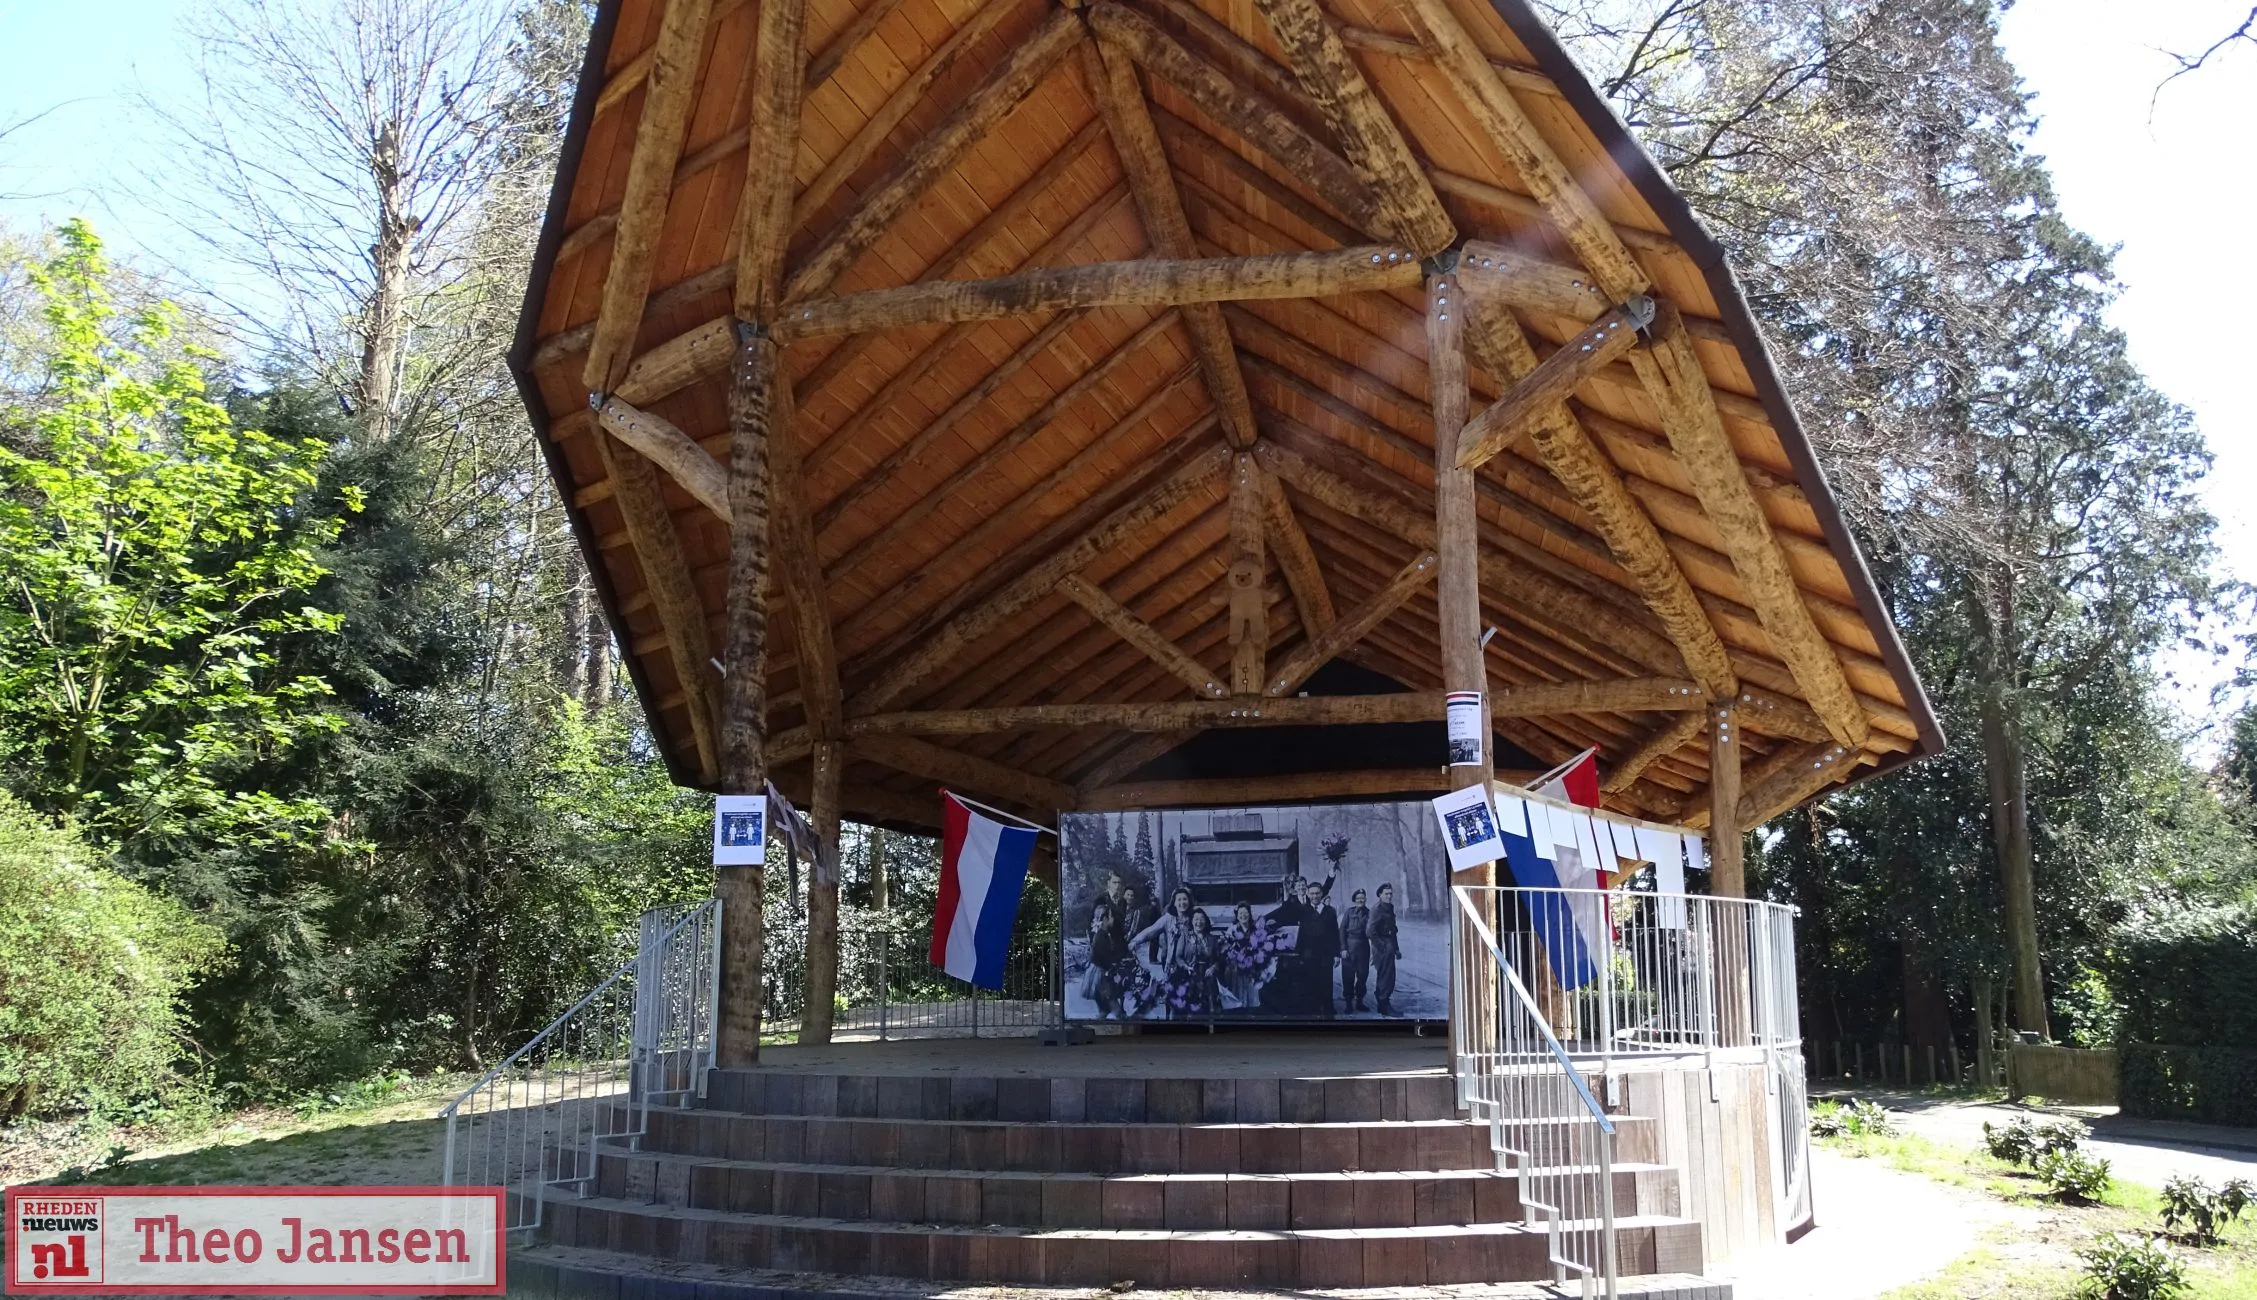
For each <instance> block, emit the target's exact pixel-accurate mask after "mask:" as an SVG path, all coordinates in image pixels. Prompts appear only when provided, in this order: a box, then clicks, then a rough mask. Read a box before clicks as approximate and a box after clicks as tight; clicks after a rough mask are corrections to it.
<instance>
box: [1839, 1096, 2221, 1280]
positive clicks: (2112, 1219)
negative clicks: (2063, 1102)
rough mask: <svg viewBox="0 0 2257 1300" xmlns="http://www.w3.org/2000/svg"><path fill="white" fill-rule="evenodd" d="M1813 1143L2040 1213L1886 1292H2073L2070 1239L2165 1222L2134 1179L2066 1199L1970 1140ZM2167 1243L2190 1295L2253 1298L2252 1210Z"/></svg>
mask: <svg viewBox="0 0 2257 1300" xmlns="http://www.w3.org/2000/svg"><path fill="white" fill-rule="evenodd" d="M1817 1144H1818V1145H1819V1146H1822V1147H1825V1148H1826V1149H1828V1150H1832V1151H1838V1152H1840V1153H1842V1154H1844V1155H1849V1156H1855V1157H1858V1158H1860V1159H1866V1160H1879V1161H1883V1162H1885V1163H1887V1164H1888V1165H1889V1167H1890V1168H1893V1169H1899V1170H1902V1171H1904V1172H1906V1173H1911V1174H1918V1175H1921V1176H1922V1177H1925V1178H1930V1179H1933V1180H1935V1181H1936V1182H1940V1183H1945V1184H1948V1185H1950V1186H1953V1187H1961V1188H1966V1189H1969V1190H1972V1191H1977V1192H1981V1193H1983V1194H1985V1195H1988V1196H1992V1197H1996V1198H1997V1199H1999V1200H2001V1201H2004V1202H2007V1203H2008V1204H2012V1205H2021V1206H2027V1207H2033V1208H2040V1209H2042V1210H2043V1211H2044V1213H2043V1214H2041V1215H2039V1216H2038V1217H2037V1219H2036V1220H2035V1225H2036V1226H2035V1227H2034V1228H2031V1229H2025V1228H2019V1227H2018V1228H2016V1229H2015V1230H2014V1231H2013V1233H2012V1236H2011V1238H2010V1239H2006V1238H2002V1239H2000V1240H1996V1241H1992V1242H1990V1243H1987V1244H1985V1245H1983V1246H1980V1247H1978V1248H1976V1249H1975V1250H1973V1251H1970V1252H1969V1253H1968V1254H1966V1255H1964V1256H1961V1257H1960V1258H1959V1259H1958V1260H1956V1261H1954V1262H1953V1263H1952V1265H1951V1267H1950V1268H1948V1269H1946V1270H1945V1271H1944V1272H1942V1273H1940V1274H1938V1275H1936V1276H1935V1277H1932V1278H1929V1279H1927V1280H1926V1281H1923V1282H1919V1283H1916V1284H1914V1285H1912V1286H1909V1287H1903V1288H1900V1289H1898V1290H1896V1291H1892V1292H1890V1293H1889V1295H1888V1297H1887V1300H2007V1298H2008V1297H2011V1298H2012V1300H2075V1297H2076V1296H2077V1286H2078V1282H2079V1281H2080V1279H2081V1276H2082V1266H2081V1265H2080V1264H2079V1263H2078V1261H2077V1258H2076V1254H2075V1252H2076V1250H2077V1248H2078V1247H2080V1246H2083V1245H2085V1244H2086V1243H2088V1242H2090V1241H2091V1240H2092V1239H2093V1238H2094V1237H2096V1236H2098V1235H2100V1234H2101V1233H2104V1232H2120V1233H2132V1234H2141V1235H2145V1234H2150V1233H2160V1232H2161V1231H2162V1230H2163V1213H2162V1211H2163V1198H2162V1194H2161V1193H2160V1192H2158V1191H2157V1190H2156V1189H2155V1188H2152V1187H2148V1186H2145V1185H2143V1184H2140V1183H2133V1182H2126V1181H2124V1180H2123V1179H2114V1180H2112V1181H2111V1182H2110V1183H2109V1187H2108V1190H2107V1192H2106V1193H2104V1194H2103V1195H2102V1196H2101V1199H2100V1200H2099V1201H2098V1202H2097V1203H2095V1204H2092V1205H2064V1204H2062V1203H2060V1202H2058V1201H2055V1200H2053V1199H2051V1198H2050V1197H2048V1196H2047V1195H2046V1193H2045V1188H2044V1186H2043V1185H2042V1184H2040V1183H2039V1182H2038V1180H2037V1178H2036V1177H2035V1176H2034V1175H2033V1174H2031V1173H2030V1171H2028V1170H2027V1169H2023V1168H2020V1167H2017V1166H2015V1165H2011V1164H2008V1163H2007V1162H2005V1161H2003V1160H1999V1159H1997V1158H1996V1157H1994V1156H1992V1155H1991V1154H1990V1153H1988V1152H1986V1151H1983V1150H1980V1149H1977V1148H1974V1147H1961V1146H1955V1145H1952V1144H1949V1143H1943V1142H1937V1141H1934V1140H1933V1139H1930V1138H1925V1137H1920V1136H1918V1135H1915V1134H1902V1133H1899V1134H1876V1133H1851V1134H1845V1135H1844V1136H1841V1137H1838V1138H1820V1139H1817ZM2172 1248H2173V1249H2174V1250H2176V1251H2177V1252H2178V1253H2179V1255H2180V1257H2181V1258H2183V1259H2184V1260H2185V1261H2186V1262H2187V1280H2188V1282H2189V1283H2190V1289H2189V1291H2188V1295H2189V1296H2190V1297H2191V1298H2192V1300H2257V1217H2252V1216H2249V1215H2244V1216H2243V1218H2242V1220H2241V1222H2239V1223H2237V1224H2235V1225H2234V1226H2233V1227H2232V1228H2231V1229H2230V1230H2228V1231H2227V1232H2226V1234H2225V1238H2224V1240H2223V1241H2222V1242H2221V1243H2220V1244H2218V1245H2216V1246H2211V1247H2207V1248H2203V1247H2195V1246H2191V1245H2188V1244H2187V1243H2185V1242H2183V1241H2174V1242H2173V1243H2172Z"/></svg>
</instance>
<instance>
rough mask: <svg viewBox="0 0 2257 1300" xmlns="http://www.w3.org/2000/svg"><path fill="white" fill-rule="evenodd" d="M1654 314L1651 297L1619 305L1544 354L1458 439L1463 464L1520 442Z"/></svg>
mask: <svg viewBox="0 0 2257 1300" xmlns="http://www.w3.org/2000/svg"><path fill="white" fill-rule="evenodd" d="M1651 316H1652V308H1651V306H1650V305H1649V300H1647V299H1643V298H1641V299H1637V300H1635V302H1634V303H1632V304H1629V305H1626V306H1622V307H1616V308H1614V309H1612V310H1610V311H1608V312H1607V313H1606V314H1605V315H1603V316H1601V317H1599V318H1598V319H1597V320H1595V321H1593V322H1591V324H1590V325H1589V326H1588V327H1586V328H1585V329H1584V331H1583V332H1582V333H1581V334H1578V335H1576V336H1575V337H1574V338H1572V339H1569V340H1568V341H1567V342H1566V343H1565V344H1563V345H1562V346H1561V347H1560V349H1559V350H1558V351H1556V352H1554V353H1552V355H1550V356H1548V357H1546V358H1544V360H1543V362H1542V363H1541V364H1539V365H1538V366H1537V367H1536V368H1535V369H1534V370H1531V371H1529V372H1528V373H1527V374H1526V375H1523V376H1522V377H1521V379H1520V381H1519V382H1518V383H1516V384H1514V385H1513V386H1512V387H1511V388H1510V389H1509V390H1507V391H1506V393H1505V395H1504V396H1502V397H1500V398H1498V399H1497V400H1496V401H1494V402H1492V403H1490V404H1489V406H1488V408H1487V409H1485V410H1483V411H1482V412H1481V414H1480V415H1478V416H1475V417H1474V420H1473V423H1471V424H1469V425H1467V426H1466V428H1465V433H1464V434H1463V435H1462V436H1461V438H1460V440H1459V443H1458V459H1457V466H1458V468H1459V469H1464V470H1471V469H1475V468H1478V467H1480V466H1481V465H1484V464H1486V463H1488V461H1489V460H1491V459H1492V458H1494V457H1495V456H1496V455H1497V454H1498V453H1500V452H1502V451H1504V450H1505V449H1506V448H1507V447H1510V446H1512V445H1513V444H1514V443H1515V442H1518V441H1519V440H1520V439H1521V438H1522V437H1523V436H1525V435H1526V434H1527V433H1528V432H1529V430H1530V429H1532V428H1533V427H1534V426H1535V424H1536V423H1537V421H1539V420H1541V419H1543V418H1545V417H1546V416H1549V415H1550V414H1551V413H1552V412H1553V411H1555V410H1557V409H1559V406H1560V403H1562V402H1565V401H1566V400H1567V398H1568V395H1569V394H1571V393H1573V392H1574V391H1575V386H1576V385H1577V384H1580V383H1582V382H1583V381H1584V380H1586V379H1589V378H1590V377H1591V376H1592V375H1594V374H1597V373H1598V372H1599V371H1601V370H1603V369H1605V368H1606V367H1607V366H1609V365H1611V364H1613V362H1614V360H1615V358H1617V357H1620V356H1622V355H1623V354H1625V353H1627V352H1629V351H1630V349H1631V348H1632V347H1633V346H1635V345H1636V344H1637V342H1638V330H1639V328H1640V327H1641V326H1642V325H1644V324H1645V322H1646V321H1647V320H1648V319H1651Z"/></svg>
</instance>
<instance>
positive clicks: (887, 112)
mask: <svg viewBox="0 0 2257 1300" xmlns="http://www.w3.org/2000/svg"><path fill="white" fill-rule="evenodd" d="M1020 7H1021V6H1020V4H1019V0H987V3H986V4H983V5H981V6H980V7H979V8H978V9H977V10H975V11H973V13H972V16H971V17H970V18H968V19H966V20H965V21H964V24H963V25H962V26H960V27H958V28H957V29H956V30H955V32H953V33H951V34H950V36H949V38H948V39H947V40H946V41H943V42H942V43H941V46H940V48H939V49H937V50H934V51H933V52H932V54H931V55H929V56H928V57H927V58H926V59H925V61H924V62H923V63H921V64H919V65H918V66H917V70H916V71H915V72H912V73H910V74H909V78H908V80H906V81H904V82H902V83H901V84H900V85H898V86H896V87H894V88H893V90H892V92H891V93H889V94H888V95H887V96H886V97H885V100H884V102H883V103H880V104H879V105H878V107H877V109H876V111H874V112H872V113H871V114H870V116H869V117H868V118H866V119H865V120H864V121H863V123H862V127H861V129H860V130H858V131H856V132H855V133H854V135H853V137H852V138H850V139H849V140H848V141H847V142H846V144H845V145H843V146H841V147H840V149H839V151H838V153H836V154H834V155H833V156H832V157H831V160H830V161H829V162H827V163H825V164H824V165H823V170H822V171H821V172H820V173H818V174H817V175H816V177H815V179H814V180H812V181H810V182H808V184H807V188H806V189H804V190H801V191H800V194H799V197H798V198H797V199H796V200H794V201H793V203H792V228H793V229H794V230H798V229H803V228H805V227H806V225H807V224H808V223H809V222H811V221H813V220H814V219H815V214H816V213H818V212H820V211H822V209H823V205H824V204H826V203H828V202H830V201H831V196H832V195H833V194H836V193H838V190H839V187H840V186H842V185H844V184H846V182H847V181H848V179H849V178H851V177H852V176H853V175H854V174H855V173H856V172H858V171H860V170H862V166H863V164H864V163H867V162H869V161H870V159H871V158H872V157H873V156H875V155H876V154H877V152H878V150H879V149H880V148H882V147H884V145H885V142H886V141H887V139H889V138H890V137H891V136H892V135H893V131H894V128H895V127H897V126H900V125H901V120H902V119H903V118H905V117H907V116H909V112H910V110H911V109H914V108H916V107H917V103H918V101H919V100H921V99H923V98H924V97H925V92H926V91H928V90H930V89H932V85H933V83H934V82H935V81H938V80H939V79H940V78H941V77H942V76H943V75H944V74H946V73H947V72H948V70H949V69H950V68H951V67H953V66H955V64H956V63H957V62H958V60H960V59H962V58H963V56H964V54H965V52H966V51H967V50H969V49H970V48H971V46H972V43H973V42H974V41H977V40H978V39H979V38H980V37H982V36H985V35H986V34H987V33H988V32H990V31H992V30H994V28H995V25H996V23H998V22H1000V21H1001V20H1002V19H1003V18H1005V17H1007V16H1008V15H1009V14H1010V13H1011V11H1013V10H1014V9H1018V8H1020Z"/></svg>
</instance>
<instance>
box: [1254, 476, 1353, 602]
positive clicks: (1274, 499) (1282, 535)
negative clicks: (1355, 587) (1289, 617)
mask: <svg viewBox="0 0 2257 1300" xmlns="http://www.w3.org/2000/svg"><path fill="white" fill-rule="evenodd" d="M1261 473H1262V529H1263V534H1264V535H1265V536H1266V537H1268V539H1269V543H1270V548H1271V550H1273V551H1274V552H1276V554H1277V567H1278V568H1279V570H1281V571H1282V572H1283V573H1284V574H1285V585H1286V587H1287V589H1288V590H1290V591H1291V592H1292V593H1293V608H1294V611H1295V612H1296V613H1297V614H1299V615H1300V618H1301V630H1302V632H1303V633H1305V634H1306V635H1307V636H1308V639H1309V640H1311V641H1314V640H1316V639H1317V638H1318V637H1320V636H1323V635H1324V634H1325V632H1326V631H1327V630H1329V629H1330V628H1331V627H1332V625H1333V622H1334V620H1335V619H1336V618H1337V617H1338V615H1337V614H1336V613H1335V612H1334V611H1333V608H1332V592H1331V590H1330V589H1329V588H1327V587H1326V586H1325V582H1324V570H1323V568H1322V567H1321V566H1319V565H1318V564H1317V553H1316V551H1315V550H1314V549H1312V548H1311V547H1310V545H1309V535H1308V534H1307V533H1305V532H1303V531H1302V530H1301V521H1300V519H1299V518H1298V517H1297V516H1295V515H1294V513H1293V503H1292V502H1291V501H1290V500H1287V499H1286V495H1285V485H1284V484H1282V483H1279V482H1278V481H1277V476H1276V475H1274V474H1272V473H1270V472H1269V471H1268V470H1263V471H1262V472H1261Z"/></svg>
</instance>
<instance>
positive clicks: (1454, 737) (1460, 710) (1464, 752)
mask: <svg viewBox="0 0 2257 1300" xmlns="http://www.w3.org/2000/svg"><path fill="white" fill-rule="evenodd" d="M1442 716H1443V720H1444V721H1445V722H1446V723H1447V724H1448V727H1449V734H1450V766H1452V767H1471V766H1474V765H1476V764H1478V763H1480V762H1481V751H1482V743H1481V692H1479V691H1451V692H1450V693H1449V694H1448V695H1445V696H1443V697H1442Z"/></svg>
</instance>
